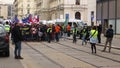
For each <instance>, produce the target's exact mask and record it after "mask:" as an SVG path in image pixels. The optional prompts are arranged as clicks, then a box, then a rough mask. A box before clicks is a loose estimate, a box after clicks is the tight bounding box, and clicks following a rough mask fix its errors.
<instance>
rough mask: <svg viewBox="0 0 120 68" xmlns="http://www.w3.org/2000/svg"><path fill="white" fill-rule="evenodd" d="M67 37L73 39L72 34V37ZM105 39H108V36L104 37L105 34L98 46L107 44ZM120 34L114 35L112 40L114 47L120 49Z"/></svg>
mask: <svg viewBox="0 0 120 68" xmlns="http://www.w3.org/2000/svg"><path fill="white" fill-rule="evenodd" d="M67 39H69V40H72V39H73V38H72V35H71V37H67ZM105 41H106V37H104V35H103V34H102V35H101V43H97V45H98V46H104V45H105ZM119 44H120V35H115V36H114V37H113V41H112V48H114V49H119V50H120V45H119Z"/></svg>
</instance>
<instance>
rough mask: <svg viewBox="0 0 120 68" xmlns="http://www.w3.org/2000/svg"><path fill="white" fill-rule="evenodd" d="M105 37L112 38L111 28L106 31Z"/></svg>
mask: <svg viewBox="0 0 120 68" xmlns="http://www.w3.org/2000/svg"><path fill="white" fill-rule="evenodd" d="M106 37H108V38H112V37H113V29H108V30H107V32H106Z"/></svg>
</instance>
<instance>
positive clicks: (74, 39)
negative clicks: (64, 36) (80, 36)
mask: <svg viewBox="0 0 120 68" xmlns="http://www.w3.org/2000/svg"><path fill="white" fill-rule="evenodd" d="M76 41H77V39H76V34H74V35H73V43H76Z"/></svg>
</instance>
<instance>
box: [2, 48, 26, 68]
mask: <svg viewBox="0 0 120 68" xmlns="http://www.w3.org/2000/svg"><path fill="white" fill-rule="evenodd" d="M10 54H11V55H10V57H4V56H2V55H1V54H0V68H24V67H23V65H22V63H21V62H20V60H15V59H14V57H13V47H11V48H10Z"/></svg>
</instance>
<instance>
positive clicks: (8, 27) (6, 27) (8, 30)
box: [5, 21, 10, 34]
mask: <svg viewBox="0 0 120 68" xmlns="http://www.w3.org/2000/svg"><path fill="white" fill-rule="evenodd" d="M5 30H6V32H7V33H8V34H10V25H9V22H8V21H7V22H6V24H5Z"/></svg>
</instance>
